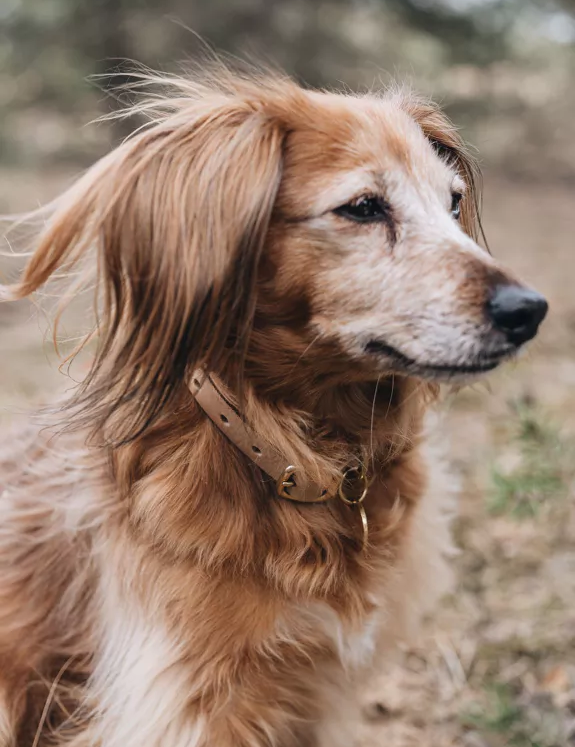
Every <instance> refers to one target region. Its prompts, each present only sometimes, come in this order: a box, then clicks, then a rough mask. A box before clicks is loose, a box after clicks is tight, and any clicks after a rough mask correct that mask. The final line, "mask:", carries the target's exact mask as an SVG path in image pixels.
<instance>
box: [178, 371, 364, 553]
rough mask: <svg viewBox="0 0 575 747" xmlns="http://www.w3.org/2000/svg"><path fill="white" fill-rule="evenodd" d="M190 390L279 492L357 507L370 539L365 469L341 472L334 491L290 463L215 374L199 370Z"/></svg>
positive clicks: (292, 497)
mask: <svg viewBox="0 0 575 747" xmlns="http://www.w3.org/2000/svg"><path fill="white" fill-rule="evenodd" d="M190 391H191V392H192V394H193V395H194V397H195V399H196V402H197V403H198V404H199V405H200V407H201V408H202V410H203V411H204V412H205V413H206V415H207V416H208V417H209V418H210V420H211V421H212V422H213V423H214V425H216V426H217V427H218V428H219V429H220V431H221V432H222V433H224V434H225V436H226V437H227V438H228V440H230V441H231V442H232V443H233V444H234V445H235V446H237V448H238V449H239V450H240V451H242V452H243V453H244V454H245V455H246V456H247V457H248V458H249V459H251V461H252V462H254V464H257V466H258V467H259V468H260V469H261V470H262V471H263V472H265V473H266V474H267V475H269V477H271V478H272V479H273V480H274V481H275V487H276V492H277V495H279V496H281V497H282V498H287V499H288V500H290V501H297V502H299V503H322V502H323V501H326V500H328V499H330V498H334V497H336V496H337V497H338V498H340V499H341V500H342V501H343V502H344V503H346V504H347V505H348V506H351V507H356V508H357V509H358V511H359V515H360V517H361V526H362V532H363V540H362V543H361V544H362V549H363V550H364V551H365V549H366V548H367V541H368V527H367V516H366V513H365V509H364V507H363V505H362V501H363V499H364V498H365V496H366V495H367V491H368V480H367V475H366V472H365V470H364V468H363V467H362V466H361V465H359V464H356V465H352V466H349V467H348V468H347V469H345V470H344V471H343V472H342V474H341V479H340V480H339V482H338V483H337V484H336V485H335V486H334V487H333V488H332V489H331V490H330V489H329V488H327V487H322V486H320V485H317V484H316V483H314V482H312V481H310V480H307V479H306V477H305V474H304V472H303V470H301V469H299V468H298V467H297V466H296V465H293V464H289V462H288V460H287V459H286V458H285V457H282V455H281V453H280V452H279V451H277V450H276V449H274V447H273V446H271V445H270V444H268V443H267V442H264V441H263V440H262V439H261V438H260V437H258V435H257V434H256V433H255V431H254V430H253V429H252V428H250V426H249V425H248V424H247V423H246V422H245V420H244V419H243V418H242V417H241V416H240V415H239V414H238V412H237V410H236V409H235V408H234V407H233V406H232V404H231V402H230V399H229V398H227V397H226V396H225V394H224V392H223V387H221V386H220V388H218V387H217V386H216V385H215V383H214V381H213V379H212V377H211V376H210V375H209V374H208V373H206V372H205V371H202V370H201V369H198V370H197V371H195V372H194V374H193V376H192V378H191V380H190Z"/></svg>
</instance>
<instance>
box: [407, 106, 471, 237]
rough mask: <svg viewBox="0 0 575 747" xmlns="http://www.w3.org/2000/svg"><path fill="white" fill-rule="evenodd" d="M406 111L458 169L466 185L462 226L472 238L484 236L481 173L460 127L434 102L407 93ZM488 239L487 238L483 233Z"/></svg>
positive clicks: (436, 147)
mask: <svg viewBox="0 0 575 747" xmlns="http://www.w3.org/2000/svg"><path fill="white" fill-rule="evenodd" d="M401 103H402V105H403V108H404V110H405V111H407V113H408V114H409V115H410V116H411V117H413V119H415V121H416V122H417V123H418V124H419V126H420V127H421V129H422V130H423V132H424V134H425V136H426V137H427V138H428V139H429V141H430V142H431V144H432V145H433V147H434V148H435V150H436V151H437V153H438V154H439V155H440V156H441V157H442V158H445V159H446V160H447V161H449V162H450V163H453V164H454V165H455V167H456V168H457V171H458V172H459V174H460V176H461V178H462V179H463V180H464V182H465V184H466V185H467V191H466V194H465V197H464V199H463V200H462V202H461V226H462V228H463V230H464V231H465V232H466V233H468V234H469V235H470V236H471V237H472V238H473V239H475V240H477V238H478V236H479V235H483V231H482V228H481V222H480V207H481V172H480V170H479V165H478V163H477V159H476V158H474V156H473V155H472V154H471V153H470V151H469V148H468V147H467V146H466V144H465V142H464V141H463V139H462V137H461V135H460V134H459V132H458V131H457V128H456V127H455V125H454V124H453V122H451V120H450V119H449V118H448V117H447V116H446V115H445V113H444V112H443V111H442V110H441V109H440V108H439V106H437V105H436V104H435V103H434V102H432V101H429V100H426V99H421V98H418V97H417V96H412V95H406V96H404V97H402V102H401ZM483 238H484V239H485V237H484V236H483Z"/></svg>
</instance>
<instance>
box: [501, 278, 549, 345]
mask: <svg viewBox="0 0 575 747" xmlns="http://www.w3.org/2000/svg"><path fill="white" fill-rule="evenodd" d="M547 308H548V305H547V301H546V300H545V298H543V296H542V295H541V294H540V293H537V292H536V291H534V290H531V289H530V288H522V287H521V286H519V285H498V286H496V287H495V289H494V290H493V292H492V294H491V297H490V299H489V301H488V302H487V314H488V316H489V319H490V321H491V322H492V323H493V325H494V326H495V327H496V328H497V329H499V330H501V331H502V332H504V333H505V335H506V336H507V339H508V340H509V342H512V343H513V344H515V345H521V344H522V343H524V342H527V341H528V340H531V338H533V337H535V335H536V334H537V330H538V328H539V325H540V324H541V322H542V321H543V319H544V318H545V315H546V314H547Z"/></svg>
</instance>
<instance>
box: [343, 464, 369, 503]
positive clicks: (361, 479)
mask: <svg viewBox="0 0 575 747" xmlns="http://www.w3.org/2000/svg"><path fill="white" fill-rule="evenodd" d="M351 473H355V474H356V475H357V476H356V477H355V478H352V477H351V476H350V475H351ZM346 480H347V481H350V482H351V481H352V480H353V481H357V482H358V483H359V485H361V493H360V494H359V496H358V497H353V496H349V495H347V494H346V493H345V487H344V486H345V482H346ZM368 489H369V483H368V480H367V474H366V472H365V470H364V469H363V468H361V467H348V468H347V469H346V471H345V472H344V473H343V477H342V478H341V482H340V483H339V488H338V495H339V497H340V498H341V500H342V501H343V502H344V503H347V504H348V506H355V505H357V504H358V503H361V502H362V501H363V499H364V498H365V496H366V495H367V491H368Z"/></svg>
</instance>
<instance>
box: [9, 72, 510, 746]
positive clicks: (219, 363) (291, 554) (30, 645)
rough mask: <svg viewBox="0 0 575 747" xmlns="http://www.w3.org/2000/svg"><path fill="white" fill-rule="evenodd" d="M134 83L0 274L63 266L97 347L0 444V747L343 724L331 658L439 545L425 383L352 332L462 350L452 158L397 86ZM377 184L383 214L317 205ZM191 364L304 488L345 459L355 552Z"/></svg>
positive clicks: (400, 592)
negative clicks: (88, 288)
mask: <svg viewBox="0 0 575 747" xmlns="http://www.w3.org/2000/svg"><path fill="white" fill-rule="evenodd" d="M143 83H144V84H145V85H148V84H149V85H152V86H154V85H158V86H159V87H160V89H161V93H159V94H158V95H157V96H156V97H153V98H152V99H150V100H148V101H147V102H144V103H143V104H141V105H140V106H139V107H137V108H138V110H139V111H140V113H142V114H145V115H147V116H148V123H147V124H146V126H144V127H142V128H141V129H140V130H138V131H136V133H135V134H134V135H133V136H132V137H131V138H129V139H128V140H127V141H126V142H124V143H123V144H122V145H120V146H119V147H118V148H117V149H116V150H114V151H113V152H112V153H110V154H109V155H108V156H106V157H105V158H103V159H102V160H101V161H100V162H99V163H97V164H96V165H95V166H94V167H93V168H92V169H90V170H89V171H88V172H87V174H86V175H85V176H83V177H82V178H81V179H80V180H79V181H78V182H77V183H76V184H75V185H74V186H73V187H72V188H71V189H70V190H69V191H68V192H67V193H66V194H65V195H64V196H63V197H61V198H60V199H58V200H57V201H56V203H55V204H54V205H53V206H52V207H51V209H50V210H51V215H50V217H49V220H48V221H47V224H46V227H45V228H44V229H43V231H42V232H41V234H40V236H39V238H38V243H37V249H36V252H35V253H34V255H33V256H32V258H31V259H30V260H29V262H28V264H27V266H26V268H25V270H24V272H23V275H22V277H21V279H20V281H19V282H18V284H16V285H14V286H5V287H4V289H3V290H2V297H3V298H4V299H5V300H9V299H11V298H23V297H25V296H28V295H30V294H31V293H33V292H34V291H36V290H37V289H39V288H40V287H41V286H42V285H43V284H44V283H46V282H47V281H48V280H49V279H50V277H51V276H52V275H53V274H54V273H55V272H57V271H61V270H66V271H71V270H79V269H80V268H82V273H83V274H82V275H81V280H80V284H79V285H77V286H76V289H78V288H79V287H80V285H81V284H82V283H84V282H85V283H86V284H89V283H92V282H93V281H94V277H95V279H96V286H97V326H96V327H95V329H94V332H93V333H92V337H95V338H96V340H97V346H96V351H95V355H94V359H93V363H92V366H91V369H90V371H89V373H88V374H87V376H86V377H85V378H84V380H83V381H82V383H80V384H79V385H78V387H77V389H76V391H75V392H74V393H73V395H72V397H71V399H70V400H69V401H68V402H66V403H65V404H64V406H63V407H61V408H59V409H58V411H57V412H56V413H55V414H54V416H53V420H52V421H51V422H50V423H48V426H47V427H46V425H45V424H44V427H42V428H41V429H40V428H35V427H34V426H33V425H28V426H26V427H22V429H21V431H20V432H18V433H16V434H9V435H7V437H6V439H5V440H4V441H3V444H2V447H1V451H0V747H12V746H13V745H18V746H19V747H29V746H30V745H32V744H33V745H34V747H39V746H40V745H48V744H51V743H55V744H57V745H64V744H65V745H73V747H88V746H90V747H94V746H95V745H101V746H102V747H142V745H145V746H146V747H160V746H161V747H207V746H208V745H210V746H211V747H232V746H233V747H243V746H245V747H256V746H257V747H263V746H264V745H265V746H267V747H272V746H273V747H292V746H295V745H298V747H304V746H305V747H328V746H329V747H337V745H342V747H343V745H345V746H346V747H349V745H350V744H352V743H353V727H354V719H355V718H356V716H357V714H356V712H355V710H354V709H355V708H356V705H355V699H354V694H355V690H354V681H357V677H359V676H360V675H361V676H363V675H362V673H363V672H364V671H365V669H366V668H368V667H369V666H371V665H372V664H373V661H374V660H375V655H376V652H377V650H378V649H382V650H384V649H389V648H390V647H392V646H393V644H394V642H395V641H396V640H397V638H398V637H401V636H402V635H404V634H405V633H406V631H407V630H408V629H409V628H411V627H412V626H413V624H415V623H416V621H417V619H418V617H419V616H420V614H421V612H422V611H423V609H425V608H427V607H428V606H429V605H430V604H431V603H432V602H433V601H434V599H435V597H436V596H437V593H439V592H440V591H441V590H442V589H443V587H444V582H445V578H446V571H445V566H444V564H443V561H442V553H443V552H444V551H445V550H447V549H448V539H447V532H446V529H445V522H444V521H443V519H442V516H443V513H444V510H443V506H442V503H443V502H444V499H447V498H448V497H449V496H448V495H447V494H446V493H445V492H444V486H445V483H444V482H443V481H442V482H441V483H437V482H435V478H434V476H433V475H434V469H435V468H436V466H437V464H436V460H433V459H431V460H429V459H426V458H425V456H424V450H423V441H424V430H423V428H424V418H425V412H426V410H427V407H428V405H429V403H430V402H431V401H432V400H433V399H434V398H435V396H436V393H437V385H436V384H434V383H433V382H430V381H429V380H426V379H425V377H423V378H422V377H420V376H415V375H414V376H411V375H408V374H401V373H399V374H398V373H395V372H394V370H393V367H392V366H391V365H389V366H387V367H386V365H387V364H385V360H384V363H383V364H382V363H381V361H380V360H378V361H375V360H374V359H373V358H371V357H370V356H369V355H367V354H366V353H365V349H367V348H365V346H364V348H360V347H358V346H359V341H363V342H362V343H361V344H362V345H364V343H366V340H367V337H365V339H364V337H362V335H367V334H368V332H369V335H372V334H373V330H376V329H379V327H380V326H381V325H383V328H384V329H387V330H388V333H389V335H390V338H391V339H392V340H393V344H394V345H398V346H404V348H405V349H407V350H408V353H406V355H409V357H410V358H417V357H418V356H419V357H421V356H424V357H425V356H427V357H428V359H429V361H430V362H431V363H434V364H437V363H438V362H441V361H440V359H439V356H440V355H446V356H448V361H447V363H449V364H450V365H451V363H453V364H454V365H455V364H457V365H458V364H459V363H460V362H461V360H463V359H464V358H465V356H469V355H471V354H472V353H473V351H475V350H476V349H477V348H478V346H479V344H480V343H479V337H478V335H479V332H478V331H477V330H480V331H481V329H482V327H481V325H482V324H483V322H482V320H481V313H482V312H481V308H482V305H483V299H484V295H485V288H486V286H487V285H488V284H489V283H490V282H492V281H493V278H494V277H495V276H497V277H498V278H499V277H505V275H504V271H503V270H501V269H500V268H499V267H498V265H496V263H495V261H494V260H493V259H492V258H491V257H490V256H489V255H487V254H486V253H485V252H483V251H482V250H480V249H479V248H478V247H477V245H476V244H475V243H474V241H473V236H475V233H476V230H477V204H478V191H477V189H478V188H477V179H476V176H477V171H476V166H475V163H474V161H473V159H472V158H471V157H470V155H469V153H468V152H467V150H466V149H465V148H464V146H463V144H462V142H461V140H460V137H459V135H458V134H457V132H456V131H455V129H454V128H453V126H452V125H451V124H450V123H449V121H448V120H447V119H446V118H445V116H444V115H443V114H442V113H441V112H440V111H439V109H438V108H437V107H435V106H434V105H432V104H430V103H428V102H426V101H422V100H420V99H418V98H416V97H414V96H412V95H411V94H409V93H406V92H397V91H396V92H388V93H385V94H383V95H381V96H380V95H374V94H369V95H365V96H357V97H354V96H349V95H340V94H332V93H320V92H315V91H307V90H304V89H302V88H300V87H299V86H297V85H296V84H295V83H293V82H292V81H290V80H288V79H285V78H281V77H277V76H276V77H273V76H272V77H266V76H257V75H256V76H253V75H252V76H250V75H242V74H235V73H231V72H229V71H228V70H226V69H224V68H223V67H219V68H218V69H217V70H215V71H213V72H211V73H210V72H204V73H202V75H200V76H199V77H197V79H195V80H193V79H191V78H190V79H179V78H177V79H176V78H166V79H164V78H160V77H154V76H153V75H150V76H147V77H146V78H145V80H144V81H143ZM362 179H363V180H364V181H365V180H367V183H366V184H364V183H363V182H362ZM452 182H453V183H454V184H456V189H457V190H458V191H461V192H462V193H464V197H463V200H462V217H461V221H460V223H461V226H459V225H457V224H456V222H455V221H454V220H453V219H452V218H451V217H450V215H449V202H450V200H451V193H450V186H449V185H450V184H451V183H452ZM378 185H380V186H378ZM381 185H383V186H381ZM375 189H385V190H386V195H387V200H388V202H389V203H390V205H391V210H392V213H393V225H391V223H390V222H389V221H388V224H386V225H383V224H381V225H378V226H377V227H370V228H369V229H367V228H365V227H361V228H358V227H357V226H356V227H354V226H352V225H351V224H349V225H348V223H347V222H346V221H345V219H344V218H341V217H339V216H338V215H336V214H335V213H334V212H333V210H334V209H335V208H336V207H338V205H340V204H344V203H345V202H346V201H349V200H352V199H353V198H356V197H357V196H358V195H360V194H362V190H363V191H364V192H365V191H370V192H371V191H373V190H375ZM443 213H445V215H443ZM390 220H391V218H390ZM86 268H87V269H86ZM423 279H425V280H426V282H423ZM421 309H423V310H424V311H425V313H422V312H421ZM434 309H436V310H437V313H436V312H435V311H434ZM434 313H436V316H433V314H434ZM445 320H447V322H446V321H445ZM385 325H387V327H385ZM366 330H367V331H366ZM198 366H203V367H205V368H206V369H207V370H209V371H211V372H213V373H214V374H215V375H217V376H219V377H220V378H221V379H222V380H223V381H224V382H225V383H226V384H227V386H228V387H229V388H230V389H231V390H232V391H234V392H236V394H237V396H238V402H237V404H238V408H240V409H241V411H242V412H243V414H244V416H245V417H246V418H247V420H248V421H249V422H250V424H251V426H252V427H253V428H254V429H255V430H256V431H257V432H258V433H259V434H261V435H262V437H263V438H264V439H265V440H266V441H268V442H269V443H270V444H273V445H274V447H275V448H276V449H278V450H279V451H281V452H282V453H283V454H285V455H286V456H287V457H289V460H290V462H291V463H293V464H297V465H299V466H300V467H301V469H302V470H304V471H305V472H306V474H308V475H309V477H310V479H312V480H314V481H316V482H317V483H318V484H328V483H331V481H332V478H333V477H334V476H335V475H338V474H340V472H341V470H342V469H343V468H345V466H346V464H347V463H348V462H349V459H350V456H351V455H353V454H360V455H361V458H362V459H363V461H364V463H365V464H366V465H367V466H368V467H369V470H370V478H371V479H372V483H371V487H370V491H369V494H368V497H367V499H366V501H365V509H366V512H367V516H368V520H369V526H370V544H369V548H368V552H367V553H362V552H361V542H360V539H361V537H360V534H361V532H360V526H359V523H358V516H357V514H356V513H355V512H354V511H353V510H352V509H350V508H349V507H347V506H346V505H344V504H343V503H341V502H339V501H337V500H332V501H328V502H327V503H325V504H319V505H300V504H297V503H293V502H290V501H285V500H281V499H279V498H278V497H277V496H275V495H274V491H273V488H272V487H271V486H270V484H269V482H267V481H266V480H265V478H264V477H263V476H262V474H261V473H260V472H259V471H258V469H257V468H256V467H255V466H254V465H253V464H252V463H251V462H250V461H249V460H248V459H247V458H245V457H244V456H243V455H242V454H241V453H240V452H239V451H238V450H236V449H235V447H234V446H233V445H232V444H230V443H229V442H228V441H227V440H226V439H225V437H224V436H223V435H222V434H221V433H220V431H219V430H218V429H217V428H216V427H215V426H214V425H213V423H212V422H211V421H209V420H208V419H207V418H206V416H205V415H204V414H203V412H202V411H201V410H200V408H199V407H198V406H197V404H196V403H195V402H194V400H193V398H192V397H191V395H190V393H189V390H188V387H187V384H188V380H189V377H190V376H191V373H192V371H193V370H194V369H195V368H197V367H198ZM430 466H431V468H432V470H431V473H429V472H428V468H429V467H430ZM430 474H431V477H430ZM447 492H449V491H447Z"/></svg>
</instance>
